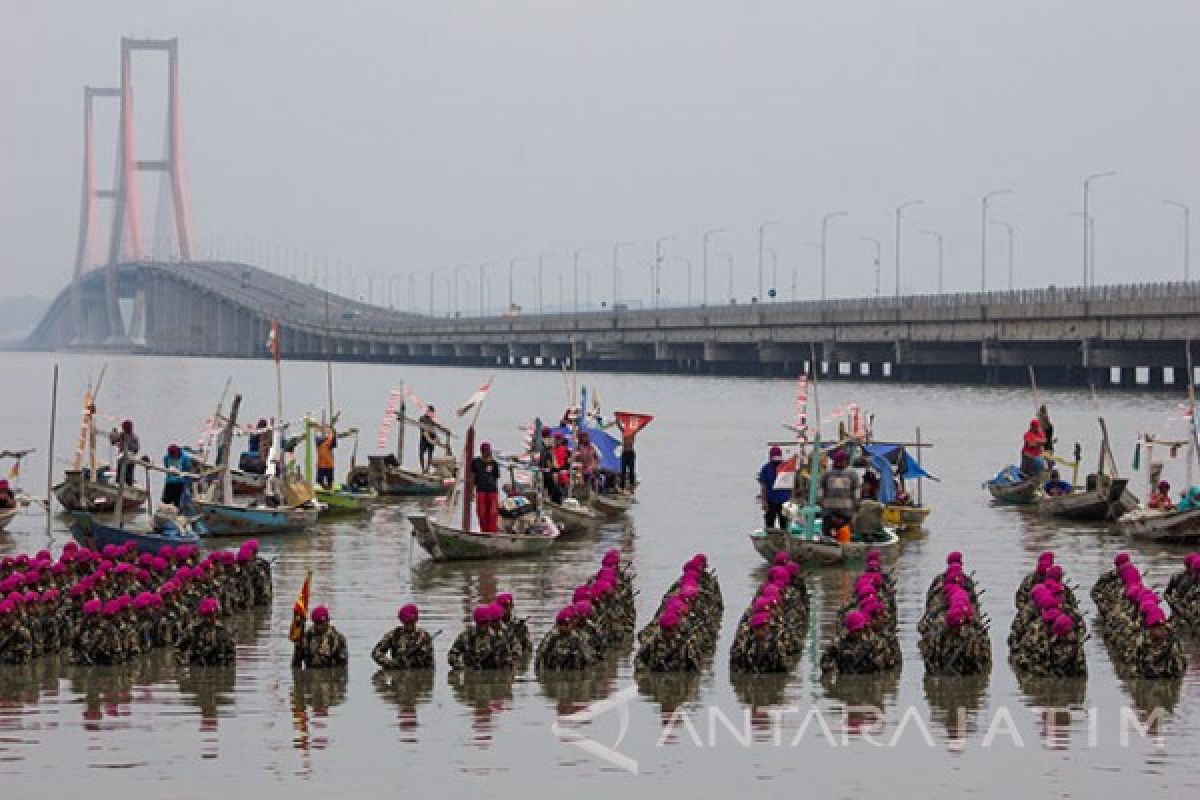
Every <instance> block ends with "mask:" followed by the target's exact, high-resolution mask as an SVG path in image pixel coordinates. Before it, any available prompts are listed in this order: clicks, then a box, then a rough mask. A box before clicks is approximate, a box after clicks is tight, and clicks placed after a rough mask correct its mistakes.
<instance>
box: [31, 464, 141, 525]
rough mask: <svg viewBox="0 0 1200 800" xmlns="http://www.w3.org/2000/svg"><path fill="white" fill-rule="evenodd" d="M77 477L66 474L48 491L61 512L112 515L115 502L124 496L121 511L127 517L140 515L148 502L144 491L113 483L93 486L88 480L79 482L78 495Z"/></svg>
mask: <svg viewBox="0 0 1200 800" xmlns="http://www.w3.org/2000/svg"><path fill="white" fill-rule="evenodd" d="M80 483H81V480H80V477H79V473H78V472H76V471H74V470H68V471H67V474H66V477H65V478H64V479H63V482H62V483H60V484H58V485H57V486H55V487H54V488H53V489H52V490H51V491H53V492H54V497H55V499H56V500H58V503H59V505H61V506H62V507H63V509H64V510H65V511H86V512H88V513H92V514H112V513H114V512H115V511H116V510H117V498H118V497H119V496H120V494H121V493H124V495H125V501H124V503H123V504H122V510H123V511H127V512H130V513H133V512H136V511H141V510H142V509H143V508H144V507H145V505H146V501H147V500H148V499H149V494H147V492H146V490H145V489H142V488H141V487H138V486H118V485H117V484H115V483H96V482H95V481H92V480H86V481H82V483H83V487H82V488H83V494H82V495H81V494H80V488H81V487H80Z"/></svg>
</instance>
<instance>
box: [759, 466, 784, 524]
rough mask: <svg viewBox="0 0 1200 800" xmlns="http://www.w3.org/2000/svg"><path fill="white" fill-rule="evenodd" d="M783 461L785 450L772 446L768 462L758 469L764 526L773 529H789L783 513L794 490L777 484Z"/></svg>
mask: <svg viewBox="0 0 1200 800" xmlns="http://www.w3.org/2000/svg"><path fill="white" fill-rule="evenodd" d="M782 463H783V450H781V449H780V448H779V447H772V448H771V450H770V453H769V454H768V457H767V463H766V464H763V466H762V469H760V470H759V471H758V487H759V494H758V497H759V500H760V501H761V503H762V509H763V528H765V529H766V530H771V529H772V528H776V529H778V530H787V526H788V519H787V515H785V514H784V513H783V504H784V503H786V502H787V501H788V500H790V499H791V497H792V490H791V489H790V488H788V487H786V486H785V487H784V488H782V489H780V488H777V487H776V486H775V482H776V478H777V477H778V475H779V465H780V464H782Z"/></svg>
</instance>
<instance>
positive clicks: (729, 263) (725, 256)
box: [717, 250, 734, 305]
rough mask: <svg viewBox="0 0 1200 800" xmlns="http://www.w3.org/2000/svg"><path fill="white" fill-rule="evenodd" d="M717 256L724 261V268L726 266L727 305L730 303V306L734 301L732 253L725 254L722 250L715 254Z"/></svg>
mask: <svg viewBox="0 0 1200 800" xmlns="http://www.w3.org/2000/svg"><path fill="white" fill-rule="evenodd" d="M717 255H718V256H720V257H721V258H723V259H725V266H726V267H727V268H728V269H729V303H730V305H732V304H733V301H734V294H733V253H728V252H725V251H724V250H722V251H721V252H719V253H717Z"/></svg>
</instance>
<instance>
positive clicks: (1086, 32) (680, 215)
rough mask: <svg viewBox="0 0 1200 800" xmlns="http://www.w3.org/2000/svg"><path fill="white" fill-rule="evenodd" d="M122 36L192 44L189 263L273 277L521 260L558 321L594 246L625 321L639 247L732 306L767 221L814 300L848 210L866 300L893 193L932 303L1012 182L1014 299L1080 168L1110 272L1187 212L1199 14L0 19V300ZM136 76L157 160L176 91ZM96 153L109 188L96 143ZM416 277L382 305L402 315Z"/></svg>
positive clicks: (1072, 234) (996, 256)
mask: <svg viewBox="0 0 1200 800" xmlns="http://www.w3.org/2000/svg"><path fill="white" fill-rule="evenodd" d="M121 35H139V36H178V37H179V38H180V40H181V43H180V46H181V62H182V86H183V113H184V126H185V136H186V143H187V144H186V147H187V158H188V170H189V173H190V185H191V201H192V206H193V213H194V219H195V228H196V234H197V237H198V239H199V240H200V244H201V247H202V248H205V247H207V248H212V247H223V248H225V249H226V250H228V248H229V247H230V246H231V243H232V242H234V241H235V238H234V237H241V238H239V239H236V241H240V242H241V243H242V247H243V248H245V247H246V246H247V245H246V242H247V241H248V239H247V237H253V238H254V239H257V240H260V241H261V242H269V243H274V244H273V245H272V246H267V245H260V246H259V249H260V251H265V252H267V253H270V254H271V256H272V257H273V258H274V259H275V260H276V263H277V265H279V266H281V267H282V268H283V269H284V270H285V271H288V270H291V269H295V270H297V271H301V270H305V269H308V268H309V266H310V265H311V264H313V263H316V262H314V261H313V260H312V258H311V257H301V256H297V255H294V254H293V253H294V252H299V251H304V252H307V253H319V254H322V255H327V256H330V257H332V258H335V259H337V260H338V261H339V262H343V263H345V264H346V265H347V267H346V268H347V269H348V270H352V271H358V272H360V273H364V274H365V273H366V272H367V271H369V270H373V271H377V272H386V273H388V274H397V275H407V274H409V273H410V272H414V271H418V270H419V271H421V273H422V275H421V277H420V279H419V281H418V282H417V294H418V297H419V299H420V302H421V303H422V305H424V304H425V303H426V302H427V297H428V289H427V283H426V281H427V277H426V275H427V273H428V270H429V269H431V268H446V267H453V265H455V264H460V263H461V264H473V265H477V264H479V263H480V262H483V261H487V262H489V263H490V264H492V265H494V273H493V274H494V277H493V278H492V281H493V284H492V298H493V300H494V301H495V302H500V300H501V299H502V297H501V296H502V295H503V294H506V292H507V289H506V283H507V277H506V276H507V270H508V261H509V259H510V258H511V257H513V256H525V257H526V258H527V259H528V260H527V261H525V262H522V263H521V264H519V265H518V286H517V300H518V302H524V303H526V304H527V305H528V304H529V303H531V302H532V289H531V287H532V285H533V284H532V273H533V270H532V269H531V268H530V266H529V264H530V263H531V262H532V260H533V259H535V258H536V256H537V255H538V254H539V253H541V252H544V251H552V254H551V255H550V256H549V257H548V259H547V261H546V264H547V277H546V297H547V303H548V304H549V303H551V302H553V301H554V300H555V299H556V298H557V291H558V289H557V286H558V284H557V281H556V279H555V278H553V277H551V275H550V273H551V272H554V271H560V270H563V271H566V272H567V278H566V287H567V289H566V291H567V297H568V301H569V297H570V275H569V268H570V258H571V251H572V250H573V249H574V248H578V247H590V248H593V249H592V250H590V251H589V252H588V253H586V254H585V255H584V256H583V263H584V265H585V267H586V268H588V269H590V270H591V271H592V272H593V273H594V276H593V279H592V286H593V295H594V299H596V300H599V299H600V298H601V297H603V298H604V299H607V298H608V296H609V295H610V293H611V270H610V267H609V264H610V263H611V257H612V254H611V249H612V245H613V243H614V242H616V241H621V240H630V241H636V242H638V245H637V246H636V247H633V248H629V249H626V250H625V251H624V252H623V253H622V268H623V274H624V287H625V288H624V289H623V294H624V295H625V296H626V297H628V296H630V295H633V296H636V297H640V298H642V299H643V300H644V299H646V298H648V297H649V286H650V263H651V258H652V253H653V240H654V239H655V238H656V237H658V236H665V235H672V234H674V235H677V236H678V237H679V239H678V240H677V241H675V242H671V243H668V244H667V245H666V250H667V252H668V253H669V254H670V255H671V256H672V258H674V257H675V256H678V255H682V256H686V257H689V258H691V259H692V260H693V262H694V265H695V266H694V270H695V278H694V284H695V289H694V294H695V296H696V297H697V298H698V297H699V294H700V251H701V247H700V239H701V233H702V232H703V231H704V230H705V229H707V228H716V227H721V228H726V229H728V231H729V232H728V234H726V235H723V236H721V237H718V238H717V239H716V243H715V246H714V247H713V252H714V253H716V252H718V251H727V252H729V253H731V254H732V255H733V256H734V259H735V262H734V263H735V269H736V273H737V274H736V283H737V285H736V287H735V293H736V294H737V295H738V296H739V297H740V298H742V299H743V300H744V299H745V298H747V297H748V296H749V295H751V294H753V293H755V292H756V291H757V267H756V260H755V259H756V252H757V248H756V230H757V226H758V224H759V223H760V222H762V221H764V220H769V219H780V220H782V221H783V224H781V225H779V226H776V227H773V228H770V229H769V230H768V233H767V243H768V246H769V247H771V248H773V249H774V250H776V251H777V253H778V259H779V274H780V279H779V283H780V285H781V286H780V288H781V292H782V294H783V295H784V296H785V297H789V296H790V292H791V288H790V287H791V273H792V270H793V268H797V267H798V268H799V292H800V295H801V297H810V296H812V295H813V294H814V293H816V292H817V291H818V288H817V284H816V278H815V275H816V264H817V251H816V249H814V248H811V247H807V246H805V244H804V243H805V242H815V241H817V240H818V239H819V234H820V218H821V215H822V214H823V213H825V212H829V211H848V212H849V214H850V216H849V217H848V218H845V219H835V220H833V221H832V222H831V223H830V226H829V231H830V236H829V251H828V252H829V265H830V284H829V290H830V293H831V294H834V295H860V294H866V293H869V292H871V291H872V290H873V267H872V266H871V245H869V244H868V243H866V242H864V241H863V240H861V239H860V237H861V236H874V237H877V238H879V239H881V240H882V241H883V291H884V292H885V293H889V292H891V291H892V290H893V287H894V280H893V263H894V262H893V251H894V244H893V242H894V235H895V234H894V208H895V206H896V205H897V204H898V203H900V202H903V201H906V200H910V199H922V200H924V201H925V204H924V205H923V206H920V207H917V208H914V209H912V210H911V211H910V212H909V213H908V221H907V223H906V225H905V228H904V231H905V233H904V236H905V239H904V246H903V248H902V254H903V265H902V269H903V272H904V275H903V276H902V279H901V284H902V287H903V288H905V289H906V290H912V291H919V292H925V291H932V290H933V289H934V288H935V281H936V269H935V246H934V244H933V239H932V237H930V236H926V235H923V234H922V230H923V229H935V230H938V231H940V232H941V233H943V234H944V236H945V265H946V267H945V271H946V278H945V281H946V288H947V289H948V290H960V289H963V290H966V289H974V288H977V287H978V285H979V269H980V254H979V249H980V231H979V217H980V209H979V198H980V195H981V194H982V193H983V192H985V191H987V190H990V189H999V188H1007V187H1011V188H1013V189H1014V190H1015V192H1014V194H1013V195H1012V196H1011V197H1002V198H998V199H997V201H996V202H995V204H994V206H993V208H994V215H995V216H996V217H997V218H1002V219H1005V220H1008V221H1010V222H1011V223H1012V224H1013V225H1014V226H1015V230H1016V234H1015V237H1016V247H1015V265H1016V266H1015V273H1016V284H1017V285H1018V286H1041V285H1045V284H1048V283H1056V284H1060V285H1061V284H1068V283H1078V282H1079V280H1080V275H1081V272H1082V254H1081V239H1082V230H1081V223H1080V220H1079V219H1078V218H1072V217H1071V216H1070V212H1071V211H1073V210H1078V209H1079V208H1080V207H1081V181H1082V178H1083V176H1084V175H1086V174H1088V173H1091V172H1100V171H1104V170H1110V169H1112V170H1117V171H1118V173H1119V174H1118V175H1117V176H1116V177H1115V178H1110V179H1107V180H1104V181H1101V182H1098V183H1096V184H1095V191H1094V193H1093V204H1092V207H1093V211H1094V214H1095V219H1096V240H1097V252H1096V272H1097V280H1098V282H1101V283H1108V282H1120V281H1128V280H1143V279H1145V280H1165V279H1176V278H1178V277H1180V276H1181V274H1182V270H1183V266H1182V260H1183V244H1182V241H1183V237H1182V230H1183V227H1182V215H1181V213H1180V212H1179V211H1178V210H1177V209H1173V208H1168V207H1165V206H1164V205H1163V204H1162V200H1163V199H1164V198H1170V199H1174V200H1180V201H1183V202H1191V203H1192V204H1193V205H1194V206H1195V207H1196V212H1197V215H1198V216H1200V155H1198V153H1197V148H1198V147H1200V88H1198V87H1197V84H1198V82H1200V46H1198V43H1200V3H1196V2H1195V0H1162V1H1159V0H1146V1H1144V2H1136V3H1135V2H1118V1H1116V0H1050V1H1049V2H1048V1H1047V0H1036V1H1034V0H990V1H989V2H974V0H871V1H870V2H868V1H867V0H860V1H855V0H829V1H827V2H809V1H806V0H792V1H791V2H765V1H764V2H755V1H753V0H738V1H737V2H734V0H725V1H723V2H717V1H716V0H640V1H638V2H629V1H624V0H604V1H603V2H600V1H595V2H573V1H572V0H525V1H523V2H517V1H511V2H505V1H504V0H439V1H437V2H435V1H434V0H424V2H412V1H410V0H374V1H368V0H360V1H348V2H342V3H337V2H328V1H326V2H308V1H306V0H286V2H284V1H279V2H276V1H274V0H271V1H266V0H240V1H239V2H217V1H216V0H205V2H198V1H197V2H188V3H183V2H166V1H165V0H104V2H95V0H87V1H86V2H85V1H80V2H29V0H0V108H3V118H2V119H3V123H2V125H0V185H2V186H3V188H4V191H3V192H2V193H0V233H2V235H0V276H2V277H3V279H4V282H5V287H4V289H3V290H0V292H3V293H9V294H15V293H21V292H34V293H38V294H45V295H50V294H52V293H54V292H55V291H57V290H58V289H60V288H61V287H62V286H63V285H65V283H66V281H67V280H68V277H69V275H70V271H71V268H72V261H73V257H74V243H75V235H76V224H77V218H78V213H79V212H78V204H79V183H80V140H81V136H80V117H81V95H82V89H81V87H82V86H83V84H84V83H92V84H111V83H115V81H116V79H117V70H118V54H119V38H120V36H121ZM135 63H136V68H135V81H136V85H137V86H138V94H137V100H138V109H139V121H140V122H144V123H146V124H145V126H144V127H143V128H142V131H147V132H145V133H143V132H139V136H140V137H141V138H140V141H139V145H140V146H139V150H140V151H141V152H140V155H141V157H143V158H151V157H156V156H157V152H155V151H156V148H157V146H158V145H156V144H154V143H155V142H157V141H159V138H160V136H161V134H160V132H159V129H161V119H162V111H161V109H162V102H161V95H162V88H161V86H162V83H163V81H164V78H163V77H162V76H164V74H165V73H164V72H163V71H161V70H158V69H156V63H155V59H154V58H153V57H152V56H149V55H146V56H140V57H139V58H138V60H137V61H136V62H135ZM114 120H115V114H113V113H112V112H111V111H109V112H106V113H102V114H100V115H98V118H97V123H98V127H99V128H105V127H109V128H110V127H111V126H112V124H113V122H114ZM151 130H152V131H153V133H149V132H148V131H151ZM98 142H99V143H100V144H101V150H102V152H101V153H100V154H99V168H98V175H99V177H100V181H101V183H107V182H108V179H109V178H108V176H109V175H110V174H111V170H112V156H111V152H110V151H111V143H112V136H111V133H108V132H105V133H103V134H102V135H100V137H99V139H98ZM154 199H155V193H154V192H146V196H145V197H144V200H145V201H146V202H145V204H146V206H148V207H149V208H153V206H154V203H153V200H154ZM1193 228H1195V226H1193ZM990 244H991V247H990V251H991V256H990V259H991V260H990V271H991V275H992V281H991V284H992V285H993V286H997V287H998V286H1003V285H1006V283H1007V274H1006V271H1007V254H1006V252H1005V245H1006V240H1005V234H1004V233H1003V231H1002V230H1001V229H999V228H993V229H992V233H991V242H990ZM282 246H287V247H288V248H294V250H283V249H282ZM1193 250H1200V241H1198V242H1197V247H1195V248H1193ZM1198 260H1200V259H1196V258H1194V259H1193V265H1194V266H1193V274H1195V273H1196V267H1195V264H1196V262H1197V261H1198ZM710 269H711V273H710V275H711V277H710V298H712V299H713V300H716V299H717V298H724V297H725V296H726V295H727V293H728V278H727V274H726V272H725V262H724V261H723V259H722V258H721V257H714V258H713V260H712V263H711V267H710ZM768 272H769V268H768ZM447 274H448V273H447ZM476 274H477V273H476V272H475V271H474V270H471V271H470V275H471V278H472V280H474V279H475V277H474V276H475V275H476ZM685 276H686V268H685V267H684V266H683V264H682V262H680V261H676V260H671V261H668V263H667V265H666V272H665V273H664V284H665V288H664V293H665V294H668V295H670V296H671V297H673V298H674V299H676V300H682V299H684V295H685V294H686V277H685ZM768 278H769V276H768ZM446 280H447V279H446V278H445V277H442V278H439V285H438V295H439V301H438V302H439V304H441V303H444V302H445V301H444V300H443V299H441V298H443V297H444V296H445V294H446ZM768 283H769V280H768ZM407 287H408V281H407V280H399V281H397V282H395V283H394V284H393V289H394V292H395V294H396V300H397V302H398V303H400V302H402V299H401V298H402V296H403V295H404V294H405V293H406V292H407ZM359 290H360V292H361V291H362V288H361V286H360V289H359ZM463 291H464V293H467V292H468V291H469V290H468V289H467V288H466V287H465V286H464V289H463ZM465 296H467V295H466V294H464V297H465Z"/></svg>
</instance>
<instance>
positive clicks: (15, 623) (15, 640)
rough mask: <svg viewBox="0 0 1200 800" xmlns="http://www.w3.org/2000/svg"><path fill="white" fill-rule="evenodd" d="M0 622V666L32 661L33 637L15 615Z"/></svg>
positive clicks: (9, 615)
mask: <svg viewBox="0 0 1200 800" xmlns="http://www.w3.org/2000/svg"><path fill="white" fill-rule="evenodd" d="M5 617H7V619H6V620H5V621H4V622H0V664H28V663H29V662H30V661H32V660H33V657H34V656H33V651H34V646H33V635H32V634H31V633H30V632H29V628H27V627H25V624H24V623H23V622H21V621H20V620H18V619H16V615H15V614H6V615H5Z"/></svg>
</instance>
